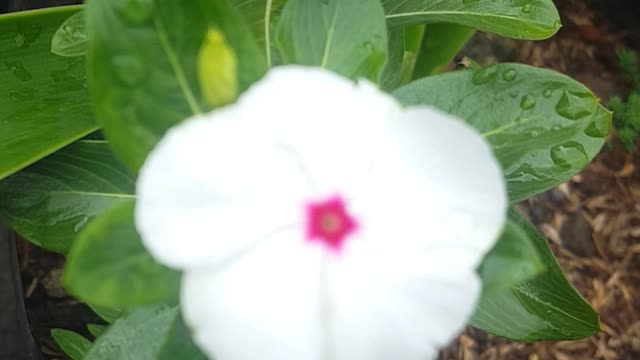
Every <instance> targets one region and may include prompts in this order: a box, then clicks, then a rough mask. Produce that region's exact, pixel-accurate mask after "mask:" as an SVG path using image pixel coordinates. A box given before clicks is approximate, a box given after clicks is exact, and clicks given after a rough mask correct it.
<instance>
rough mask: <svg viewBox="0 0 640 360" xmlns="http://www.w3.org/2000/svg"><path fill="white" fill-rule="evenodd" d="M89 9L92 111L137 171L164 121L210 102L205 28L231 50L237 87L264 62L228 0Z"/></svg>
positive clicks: (98, 4)
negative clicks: (203, 76) (204, 88)
mask: <svg viewBox="0 0 640 360" xmlns="http://www.w3.org/2000/svg"><path fill="white" fill-rule="evenodd" d="M86 12H87V26H88V29H89V37H90V39H91V41H90V52H89V57H88V75H89V85H90V88H91V94H92V96H93V99H94V105H95V111H96V116H97V117H98V120H99V122H100V123H101V124H102V126H103V128H104V132H105V134H106V136H107V138H108V139H109V140H110V144H111V145H112V146H113V147H114V149H115V151H116V153H117V154H118V155H119V156H120V157H121V158H122V159H123V160H124V161H125V162H126V163H127V164H128V165H129V166H130V167H131V168H132V169H133V170H135V171H137V169H138V168H139V167H140V165H141V164H142V162H143V161H144V159H145V158H146V155H147V153H148V152H149V151H150V150H151V149H152V148H153V147H154V145H155V144H156V142H157V141H158V140H159V139H160V138H161V137H162V136H163V134H164V133H165V131H166V130H167V129H169V128H170V127H172V126H173V125H176V124H178V123H179V122H181V121H183V120H184V119H186V118H188V117H190V116H192V115H194V114H198V113H202V112H204V111H207V110H209V107H208V105H207V102H206V101H205V99H204V96H203V94H202V92H201V90H200V85H199V83H198V61H197V57H198V53H199V50H200V48H201V46H202V44H203V41H204V39H205V35H206V34H207V32H208V31H209V29H211V28H213V29H218V30H219V31H221V32H222V33H224V36H225V39H226V42H227V44H228V45H229V46H230V47H231V48H232V49H233V51H234V53H235V54H236V56H237V59H238V74H239V78H238V82H239V87H240V90H244V89H246V88H247V87H248V86H249V85H250V84H251V83H253V82H254V81H256V80H257V79H258V78H260V77H261V76H262V74H263V73H264V71H265V70H266V62H265V60H264V55H263V54H262V53H261V52H260V49H259V47H258V45H257V44H256V42H255V40H254V39H253V36H252V35H251V32H250V29H249V27H248V25H246V24H244V22H243V18H242V16H241V15H240V14H239V13H238V12H237V11H236V9H234V8H233V7H231V6H230V5H229V4H228V3H227V2H226V0H190V1H160V0H135V1H134V0H132V1H111V0H91V1H89V2H88V4H87V8H86Z"/></svg>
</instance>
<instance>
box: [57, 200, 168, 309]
mask: <svg viewBox="0 0 640 360" xmlns="http://www.w3.org/2000/svg"><path fill="white" fill-rule="evenodd" d="M133 209H134V202H133V200H130V201H128V202H125V203H123V204H121V205H120V206H118V207H115V208H112V209H110V210H108V211H106V212H105V213H104V214H103V215H102V216H100V217H99V218H98V219H96V220H94V221H93V222H91V223H90V224H89V225H88V226H87V227H86V228H85V229H84V230H83V231H82V232H81V233H80V234H79V236H78V238H77V240H76V242H75V243H74V245H73V247H72V248H71V251H70V252H69V254H68V256H67V263H66V266H65V271H64V278H63V283H64V286H65V288H67V289H68V290H69V291H70V292H71V293H72V294H74V295H75V296H76V297H77V298H78V299H80V300H82V301H85V302H87V303H90V304H95V305H101V306H106V307H112V308H131V307H135V306H142V305H151V304H175V303H176V302H177V299H178V292H179V291H178V289H179V284H180V273H178V272H176V271H173V270H171V269H168V268H166V267H165V266H163V265H160V264H159V263H157V262H156V261H155V260H154V259H153V258H152V257H151V255H150V254H149V253H147V251H146V250H145V249H144V247H143V245H142V243H141V240H140V237H139V236H138V233H137V231H136V228H135V225H134V223H133Z"/></svg>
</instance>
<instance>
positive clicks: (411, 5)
mask: <svg viewBox="0 0 640 360" xmlns="http://www.w3.org/2000/svg"><path fill="white" fill-rule="evenodd" d="M382 4H383V5H384V8H385V12H386V15H387V21H388V23H389V25H390V26H399V25H409V24H431V23H453V24H459V25H464V26H468V27H471V28H474V29H478V30H481V31H487V32H491V33H495V34H498V35H502V36H507V37H512V38H516V39H530V40H538V39H546V38H548V37H550V36H552V35H553V34H555V33H556V32H557V31H558V30H559V29H560V26H561V25H560V16H559V15H558V10H556V7H555V5H554V4H553V1H552V0H406V1H397V0H382Z"/></svg>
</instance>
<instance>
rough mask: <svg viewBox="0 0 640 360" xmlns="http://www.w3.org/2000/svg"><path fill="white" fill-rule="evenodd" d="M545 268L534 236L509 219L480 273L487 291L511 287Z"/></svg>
mask: <svg viewBox="0 0 640 360" xmlns="http://www.w3.org/2000/svg"><path fill="white" fill-rule="evenodd" d="M544 270H545V266H544V263H543V262H542V258H541V257H540V255H539V254H538V250H537V249H536V246H535V245H534V243H533V239H531V237H530V236H529V234H528V233H527V232H526V231H525V230H523V229H522V228H521V227H520V225H519V223H517V222H515V221H513V220H511V219H509V221H507V223H506V224H505V227H504V229H503V231H502V235H501V236H500V238H499V239H498V242H497V243H496V245H495V246H494V247H493V249H491V251H489V253H488V254H487V255H486V256H485V258H484V260H483V261H482V264H481V265H480V269H479V270H478V273H479V274H480V277H481V278H482V291H483V293H485V294H489V293H493V292H495V291H499V290H503V289H508V288H510V287H512V286H514V285H517V284H518V283H520V282H522V281H524V280H529V279H531V278H533V277H534V276H536V275H538V274H540V273H541V272H543V271H544Z"/></svg>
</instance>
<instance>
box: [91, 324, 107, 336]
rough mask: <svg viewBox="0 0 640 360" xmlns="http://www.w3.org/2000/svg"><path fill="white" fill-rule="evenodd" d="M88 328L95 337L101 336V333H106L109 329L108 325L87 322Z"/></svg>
mask: <svg viewBox="0 0 640 360" xmlns="http://www.w3.org/2000/svg"><path fill="white" fill-rule="evenodd" d="M87 330H89V332H90V333H91V335H93V337H96V338H97V337H100V335H102V334H104V332H105V331H107V326H105V325H98V324H87Z"/></svg>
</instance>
